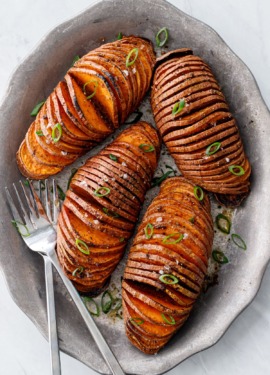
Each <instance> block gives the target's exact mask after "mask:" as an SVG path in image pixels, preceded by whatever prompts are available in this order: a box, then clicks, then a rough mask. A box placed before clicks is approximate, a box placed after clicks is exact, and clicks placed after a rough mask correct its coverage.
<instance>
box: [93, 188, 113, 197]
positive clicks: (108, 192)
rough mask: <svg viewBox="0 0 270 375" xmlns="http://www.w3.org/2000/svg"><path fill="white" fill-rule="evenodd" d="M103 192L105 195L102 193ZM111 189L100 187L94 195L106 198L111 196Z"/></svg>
mask: <svg viewBox="0 0 270 375" xmlns="http://www.w3.org/2000/svg"><path fill="white" fill-rule="evenodd" d="M102 190H103V191H104V193H102ZM110 192H111V189H110V188H108V187H106V186H100V187H99V188H98V189H96V190H95V191H94V195H95V196H96V197H105V196H106V195H108V194H110Z"/></svg>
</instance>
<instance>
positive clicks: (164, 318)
mask: <svg viewBox="0 0 270 375" xmlns="http://www.w3.org/2000/svg"><path fill="white" fill-rule="evenodd" d="M161 317H162V319H163V320H164V322H165V323H167V324H170V325H172V326H174V325H175V320H174V317H173V316H171V315H167V316H166V315H165V314H161ZM167 317H168V318H167Z"/></svg>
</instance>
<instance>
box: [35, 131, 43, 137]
mask: <svg viewBox="0 0 270 375" xmlns="http://www.w3.org/2000/svg"><path fill="white" fill-rule="evenodd" d="M36 135H38V136H39V137H43V136H44V134H43V131H42V130H37V131H36Z"/></svg>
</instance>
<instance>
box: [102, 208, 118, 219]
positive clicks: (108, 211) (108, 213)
mask: <svg viewBox="0 0 270 375" xmlns="http://www.w3.org/2000/svg"><path fill="white" fill-rule="evenodd" d="M102 211H103V212H104V213H105V214H106V215H108V216H110V217H119V215H118V214H117V213H116V212H113V211H110V210H109V209H108V208H107V207H103V208H102Z"/></svg>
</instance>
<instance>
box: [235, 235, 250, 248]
mask: <svg viewBox="0 0 270 375" xmlns="http://www.w3.org/2000/svg"><path fill="white" fill-rule="evenodd" d="M232 241H233V242H234V243H235V245H236V246H238V247H240V249H242V250H246V249H247V245H246V243H245V241H244V240H243V238H242V237H241V236H239V234H236V233H232Z"/></svg>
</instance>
